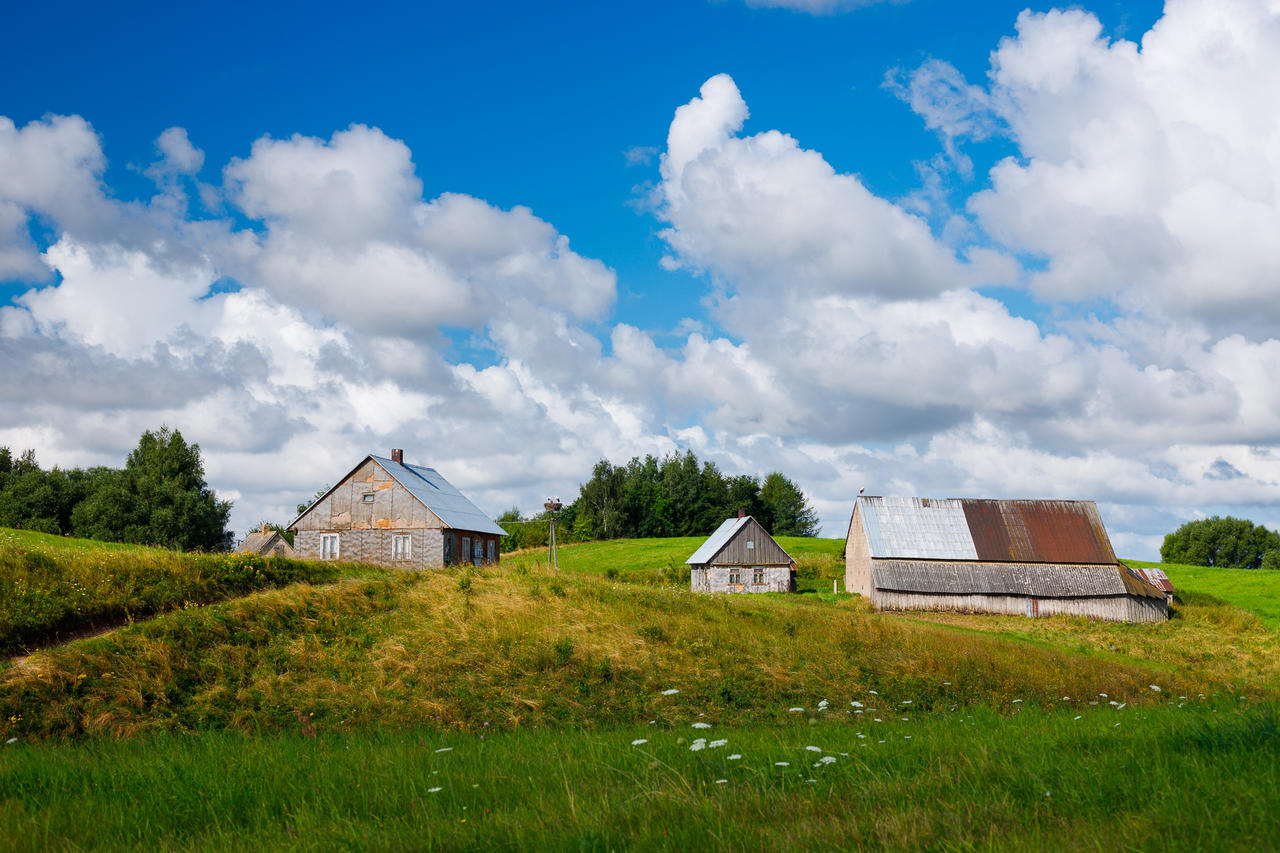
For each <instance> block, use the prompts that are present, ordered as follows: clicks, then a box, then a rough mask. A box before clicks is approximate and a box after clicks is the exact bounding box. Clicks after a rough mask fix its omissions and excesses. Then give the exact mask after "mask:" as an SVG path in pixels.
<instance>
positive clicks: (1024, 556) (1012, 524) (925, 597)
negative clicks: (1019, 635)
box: [845, 495, 1169, 622]
mask: <svg viewBox="0 0 1280 853" xmlns="http://www.w3.org/2000/svg"><path fill="white" fill-rule="evenodd" d="M845 588H846V589H847V590H848V591H849V592H856V593H859V594H861V595H862V596H864V597H865V598H867V599H868V600H869V601H870V602H871V604H872V606H873V607H876V608H878V609H881V610H957V611H963V612H969V613H1009V614H1020V615H1025V616H1050V615H1053V614H1058V613H1063V614H1069V615H1072V616H1086V617H1089V618H1091V619H1102V620H1109V621H1116V622H1159V621H1163V620H1165V619H1167V618H1169V609H1168V603H1167V601H1166V600H1165V593H1164V591H1163V590H1162V589H1159V588H1157V587H1156V586H1154V585H1152V584H1151V583H1150V582H1148V581H1147V580H1146V579H1144V578H1142V577H1140V576H1139V575H1137V574H1135V573H1134V572H1133V571H1131V570H1130V569H1129V568H1128V567H1127V566H1125V565H1124V564H1123V563H1121V562H1120V561H1119V560H1117V559H1116V556H1115V553H1114V552H1113V551H1112V550H1111V540H1110V539H1109V538H1108V537H1107V531H1106V528H1104V527H1103V525H1102V518H1101V516H1099V515H1098V507H1097V505H1096V504H1094V502H1093V501H1049V500H978V499H968V498H964V499H953V498H948V499H937V498H894V497H874V496H871V495H865V496H859V497H858V500H857V503H856V504H855V505H854V508H853V515H852V517H851V518H850V520H849V535H848V538H847V539H846V540H845Z"/></svg>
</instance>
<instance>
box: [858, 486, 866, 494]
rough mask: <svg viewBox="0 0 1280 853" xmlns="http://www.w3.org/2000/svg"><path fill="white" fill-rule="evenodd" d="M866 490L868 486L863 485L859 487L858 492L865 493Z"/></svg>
mask: <svg viewBox="0 0 1280 853" xmlns="http://www.w3.org/2000/svg"><path fill="white" fill-rule="evenodd" d="M866 490H867V487H866V486H863V487H862V488H861V489H858V494H862V493H863V492H865V491H866Z"/></svg>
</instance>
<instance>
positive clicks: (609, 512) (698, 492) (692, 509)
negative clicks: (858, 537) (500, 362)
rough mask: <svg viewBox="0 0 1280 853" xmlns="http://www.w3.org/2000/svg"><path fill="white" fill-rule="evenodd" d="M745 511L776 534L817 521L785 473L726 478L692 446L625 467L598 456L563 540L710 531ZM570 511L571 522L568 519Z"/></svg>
mask: <svg viewBox="0 0 1280 853" xmlns="http://www.w3.org/2000/svg"><path fill="white" fill-rule="evenodd" d="M739 510H741V511H743V512H745V513H746V514H747V515H751V516H754V517H755V518H756V520H757V521H759V522H760V523H761V524H762V525H764V527H765V529H766V530H768V531H769V532H771V533H773V534H774V535H782V536H815V535H817V532H818V520H817V516H816V514H815V513H814V511H813V509H812V508H811V507H810V506H809V505H808V504H807V503H806V502H805V498H804V493H803V492H801V491H800V489H799V488H798V487H797V486H796V485H795V483H793V482H791V481H790V480H788V479H787V478H786V477H784V476H783V475H782V474H781V473H778V472H775V473H772V474H770V475H768V476H767V477H765V479H764V483H763V484H762V483H761V482H760V480H758V479H757V478H755V477H753V476H750V475H739V476H735V477H726V476H725V475H724V474H722V473H721V472H720V469H719V468H717V467H716V465H715V464H714V463H711V462H704V463H701V464H699V462H698V459H697V457H696V456H694V455H693V452H692V451H686V452H685V453H684V454H683V455H682V454H678V453H672V454H670V455H668V456H666V457H664V458H663V459H661V460H659V459H658V458H657V457H655V456H645V457H644V458H643V459H641V458H640V457H638V456H637V457H635V458H633V459H632V460H631V461H630V462H628V463H627V464H626V466H625V467H623V466H615V465H613V464H612V463H610V462H609V461H608V460H604V459H602V460H600V461H599V462H598V463H596V466H595V468H593V469H592V472H591V479H590V480H588V481H587V482H586V483H584V484H583V485H582V487H581V491H580V493H579V495H578V499H577V500H576V501H575V502H574V503H573V504H571V505H570V506H568V507H566V508H565V510H564V512H563V513H562V514H561V518H562V520H564V521H565V527H564V529H565V530H566V531H568V532H569V536H563V537H560V539H561V541H571V539H572V541H584V540H588V539H634V538H658V537H670V536H706V535H707V534H709V533H711V532H712V531H713V530H715V529H716V527H718V526H719V525H720V523H721V522H722V521H724V519H726V518H729V517H731V516H733V515H736V514H737V513H738V511H739ZM570 518H572V523H570V522H569V519H570Z"/></svg>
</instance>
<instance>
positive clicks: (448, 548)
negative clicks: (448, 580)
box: [444, 533, 454, 566]
mask: <svg viewBox="0 0 1280 853" xmlns="http://www.w3.org/2000/svg"><path fill="white" fill-rule="evenodd" d="M453 543H454V538H453V534H452V533H446V534H445V535H444V564H445V565H446V566H452V565H453Z"/></svg>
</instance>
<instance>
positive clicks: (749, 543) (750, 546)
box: [747, 539, 756, 551]
mask: <svg viewBox="0 0 1280 853" xmlns="http://www.w3.org/2000/svg"><path fill="white" fill-rule="evenodd" d="M755 549H756V543H755V542H752V541H751V540H750V539H748V540H747V550H748V551H754V550H755Z"/></svg>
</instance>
